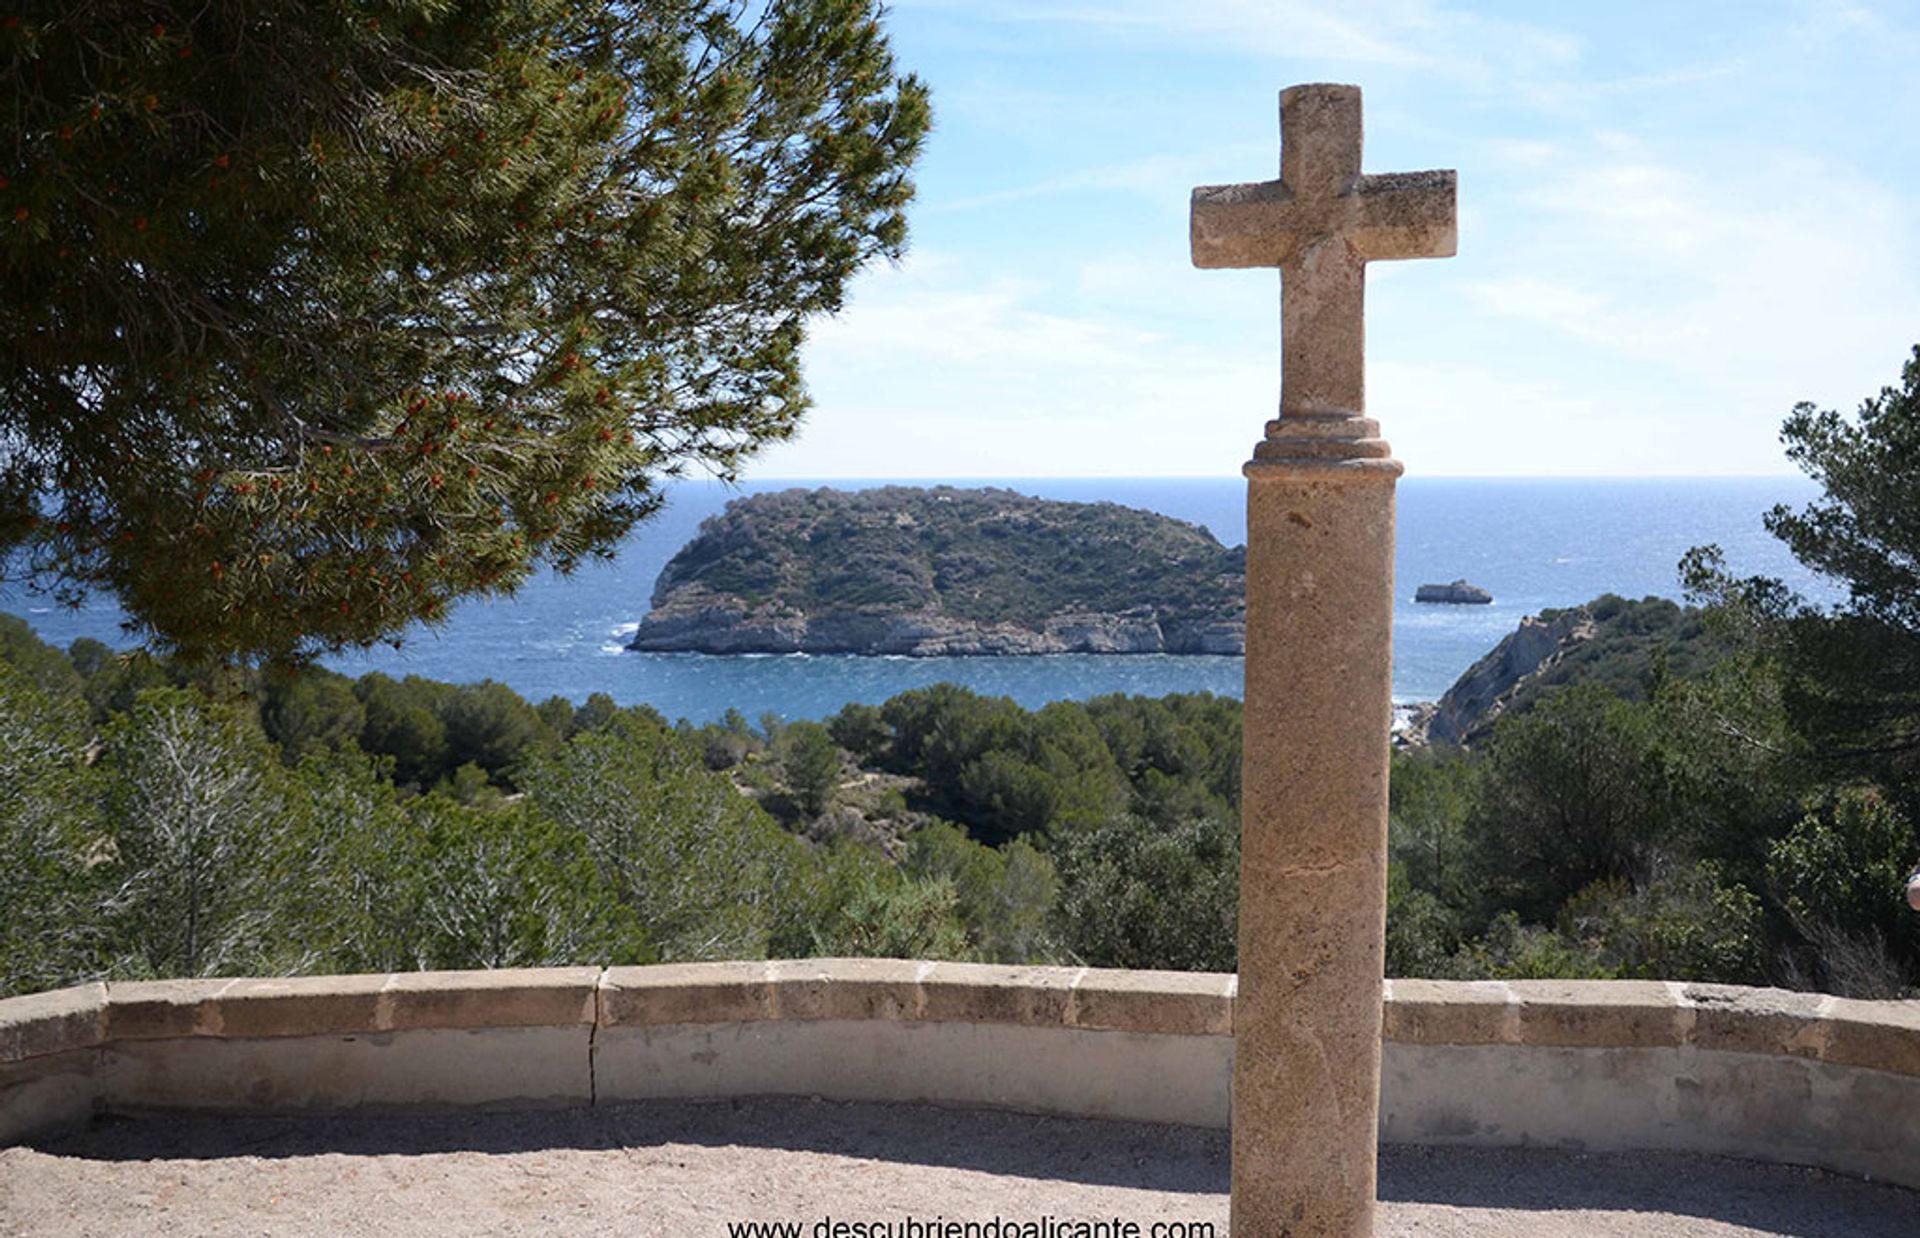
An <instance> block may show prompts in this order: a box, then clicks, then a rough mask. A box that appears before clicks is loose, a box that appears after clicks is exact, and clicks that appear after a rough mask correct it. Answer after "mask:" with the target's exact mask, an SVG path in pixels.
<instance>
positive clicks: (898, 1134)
mask: <svg viewBox="0 0 1920 1238" xmlns="http://www.w3.org/2000/svg"><path fill="white" fill-rule="evenodd" d="M1226 1188H1227V1143H1226V1138H1225V1136H1224V1135H1223V1134H1221V1133H1219V1132H1211V1131H1196V1130H1191V1129H1185V1128H1180V1127H1162V1126H1145V1125H1135V1124H1128V1123H1119V1122H1076V1121H1065V1120H1060V1119H1053V1118H1035V1117H1022V1116H1016V1115H1009V1114H993V1113H968V1112H955V1111H946V1110H936V1109H927V1108H917V1107H912V1106H898V1105H843V1104H831V1103H822V1102H810V1101H782V1100H760V1101H747V1102H717V1103H704V1104H654V1105H647V1106H616V1107H611V1108H606V1109H597V1110H575V1111H567V1112H558V1113H541V1114H494V1115H462V1116H449V1117H435V1118H420V1117H411V1118H385V1119H379V1118H355V1119H304V1120H296V1119H244V1120H241V1119H235V1120H226V1121H215V1120H183V1119H172V1118H169V1119H152V1120H148V1121H138V1122H136V1121H125V1120H120V1121H112V1122H107V1123H103V1124H101V1125H99V1126H97V1127H95V1128H94V1129H93V1130H91V1131H89V1132H87V1133H85V1134H83V1135H78V1136H74V1137H71V1138H68V1139H64V1140H61V1141H58V1142H54V1143H49V1144H47V1145H45V1146H44V1147H42V1148H37V1149H35V1148H8V1149H3V1150H0V1234H6V1235H15V1234H21V1235H27V1234H31V1235H81V1234H86V1235H121V1234H124V1235H139V1236H141V1238H147V1236H148V1235H172V1234H208V1235H275V1234H326V1235H334V1234H378V1235H395V1236H412V1235H477V1234H618V1235H624V1236H630V1238H652V1236H655V1235H658V1236H660V1238H709V1236H711V1238H725V1236H726V1235H727V1234H728V1233H729V1227H728V1223H729V1222H738V1221H783V1222H790V1223H793V1222H797V1223H798V1225H799V1228H798V1229H797V1230H795V1231H793V1232H794V1233H796V1234H798V1235H801V1236H802V1238H817V1235H824V1234H826V1233H827V1232H828V1231H826V1230H824V1229H821V1230H816V1228H815V1227H816V1225H817V1224H818V1223H819V1222H820V1221H822V1220H823V1219H826V1218H832V1219H834V1220H845V1221H862V1220H864V1221H877V1220H878V1221H894V1222H900V1221H902V1220H904V1219H905V1218H906V1217H907V1216H909V1215H911V1216H913V1217H917V1218H919V1219H921V1220H923V1221H924V1220H931V1219H933V1218H935V1217H945V1218H950V1219H969V1220H986V1219H988V1218H991V1217H994V1216H996V1215H997V1216H999V1217H1003V1218H1005V1219H1007V1220H1017V1221H1038V1220H1040V1219H1041V1218H1042V1217H1053V1218H1056V1219H1068V1220H1087V1221H1091V1220H1095V1219H1100V1218H1106V1219H1109V1220H1111V1219H1119V1220H1121V1221H1132V1222H1135V1223H1136V1224H1137V1225H1138V1226H1139V1230H1138V1232H1139V1233H1140V1234H1141V1235H1143V1236H1144V1235H1149V1234H1152V1233H1154V1232H1155V1231H1154V1230H1153V1229H1152V1225H1153V1223H1154V1222H1156V1221H1158V1222H1184V1223H1186V1224H1187V1225H1188V1226H1189V1228H1188V1229H1186V1230H1185V1231H1184V1232H1185V1233H1186V1234H1187V1235H1190V1236H1195V1238H1197V1236H1198V1235H1206V1234H1209V1233H1211V1234H1213V1235H1223V1234H1225V1233H1226V1232H1227V1223H1226V1218H1227V1201H1226ZM1380 1197H1381V1199H1382V1201H1383V1202H1382V1204H1381V1209H1380V1226H1379V1232H1380V1233H1381V1234H1393V1235H1416V1234H1417V1235H1475V1236H1476V1238H1480V1236H1489V1235H1493V1236H1497V1235H1582V1236H1587V1235H1622V1236H1625V1235H1634V1236H1635V1238H1640V1236H1644V1235H1654V1234H1660V1235H1667V1234H1675V1235H1715V1236H1720V1235H1735V1234H1790V1235H1797V1236H1799V1238H1829V1236H1832V1238H1839V1236H1841V1235H1888V1236H1889V1238H1891V1236H1892V1235H1900V1236H1902V1238H1913V1236H1914V1235H1917V1234H1920V1194H1915V1193H1913V1192H1908V1191H1901V1190H1898V1189H1894V1188H1891V1187H1885V1186H1876V1185H1870V1184H1867V1183H1863V1182H1855V1181H1851V1180H1849V1179H1844V1178H1839V1177H1835V1176H1833V1175H1829V1174H1823V1173H1819V1172H1816V1171H1812V1170H1798V1169H1782V1168H1777V1167H1769V1166H1760V1165H1753V1164H1747V1163H1744V1162H1738V1161H1727V1160H1719V1159H1715V1158H1711V1157H1695V1156H1671V1155H1650V1154H1625V1155H1583V1154H1578V1153H1567V1152H1550V1151H1538V1150H1535V1151H1519V1150H1480V1149H1433V1148H1411V1147H1390V1148H1388V1149H1386V1150H1385V1151H1384V1153H1383V1155H1382V1160H1381V1183H1380ZM1204 1223H1211V1225H1212V1227H1213V1228H1212V1229H1211V1230H1209V1229H1207V1228H1205V1227H1204ZM735 1232H738V1233H743V1234H744V1233H747V1232H752V1231H735ZM761 1232H778V1231H761ZM878 1232H880V1233H884V1232H885V1231H878ZM1066 1232H1068V1233H1071V1232H1072V1231H1071V1230H1068V1231H1066ZM1108 1232H1112V1231H1108ZM1120 1232H1125V1231H1124V1230H1122V1231H1120ZM1159 1232H1160V1233H1162V1234H1171V1235H1175V1236H1178V1235H1180V1234H1181V1233H1182V1231H1181V1230H1180V1229H1178V1228H1172V1229H1163V1230H1161V1231H1159Z"/></svg>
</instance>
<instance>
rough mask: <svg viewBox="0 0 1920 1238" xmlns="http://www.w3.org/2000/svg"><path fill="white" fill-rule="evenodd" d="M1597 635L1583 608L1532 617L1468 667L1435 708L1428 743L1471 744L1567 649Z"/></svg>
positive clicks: (1429, 724)
mask: <svg viewBox="0 0 1920 1238" xmlns="http://www.w3.org/2000/svg"><path fill="white" fill-rule="evenodd" d="M1593 634H1594V625H1593V617H1592V615H1590V614H1589V613H1588V611H1587V608H1586V607H1584V606H1577V607H1574V608H1573V609H1571V610H1562V611H1553V612H1549V613H1547V614H1541V615H1528V616H1527V617H1526V618H1524V619H1522V620H1521V621H1520V626H1519V627H1518V628H1516V629H1514V631H1513V632H1512V633H1511V634H1510V635H1508V636H1506V637H1504V638H1502V639H1501V641H1500V643H1499V644H1497V645H1495V646H1494V647H1493V648H1492V649H1491V650H1490V651H1489V652H1488V653H1487V654H1486V656H1485V657H1483V658H1481V659H1480V660H1479V661H1478V662H1475V663H1474V664H1473V665H1472V666H1470V667H1468V668H1467V673H1466V674H1464V675H1462V676H1460V678H1459V679H1457V680H1455V681H1454V684H1453V686H1452V687H1451V688H1448V689H1447V692H1446V695H1445V696H1442V697H1441V698H1440V700H1439V701H1438V702H1437V703H1436V704H1435V706H1434V709H1433V713H1432V714H1431V716H1429V717H1428V718H1427V720H1426V723H1427V725H1426V737H1427V739H1428V741H1429V742H1432V743H1440V744H1460V743H1465V742H1467V741H1469V740H1471V739H1472V738H1474V737H1475V736H1477V735H1478V734H1479V733H1480V732H1482V731H1483V730H1485V728H1487V727H1489V726H1491V725H1493V721H1494V719H1496V718H1498V717H1499V716H1500V715H1501V714H1502V713H1503V712H1505V711H1506V708H1507V706H1508V705H1510V704H1512V703H1513V700H1514V698H1515V697H1516V696H1517V695H1518V694H1519V692H1520V689H1521V687H1522V685H1524V684H1525V683H1527V682H1528V680H1529V679H1531V678H1533V677H1535V676H1538V675H1539V674H1540V672H1541V671H1542V670H1544V669H1545V668H1546V667H1548V666H1549V665H1551V664H1552V663H1553V662H1555V661H1557V660H1558V659H1560V658H1561V657H1563V656H1565V654H1566V653H1567V651H1568V650H1569V649H1571V648H1573V647H1574V646H1576V645H1579V644H1581V643H1582V642H1585V641H1588V640H1592V639H1593Z"/></svg>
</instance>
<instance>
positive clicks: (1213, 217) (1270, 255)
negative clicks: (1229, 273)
mask: <svg viewBox="0 0 1920 1238" xmlns="http://www.w3.org/2000/svg"><path fill="white" fill-rule="evenodd" d="M1298 213H1299V212H1298V211H1297V210H1296V209H1294V197H1293V192H1292V191H1291V190H1290V189H1288V188H1287V187H1286V186H1285V185H1284V184H1282V183H1281V182H1279V181H1259V182H1256V183H1253V184H1246V185H1201V186H1200V187H1199V188H1197V189H1195V190H1194V191H1193V208H1192V214H1191V216H1190V217H1189V222H1188V231H1189V233H1190V234H1191V238H1192V244H1193V265H1195V266H1197V267H1200V268H1201V269H1202V270H1217V269H1220V268H1224V267H1277V266H1280V265H1282V264H1284V263H1285V262H1286V261H1287V260H1288V259H1290V258H1291V257H1292V256H1293V252H1294V249H1295V248H1296V246H1297V245H1298V244H1299V240H1300V238H1299V234H1298V233H1299V229H1298V222H1297V220H1296V216H1297V214H1298Z"/></svg>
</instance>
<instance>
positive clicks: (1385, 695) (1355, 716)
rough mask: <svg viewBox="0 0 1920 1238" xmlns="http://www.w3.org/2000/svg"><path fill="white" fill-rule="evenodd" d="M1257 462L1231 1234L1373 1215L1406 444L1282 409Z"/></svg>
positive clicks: (1340, 1228)
mask: <svg viewBox="0 0 1920 1238" xmlns="http://www.w3.org/2000/svg"><path fill="white" fill-rule="evenodd" d="M1267 431H1268V438H1267V441H1265V442H1263V443H1262V444H1261V445H1260V447H1259V449H1258V450H1257V451H1256V453H1255V458H1254V459H1253V460H1252V461H1251V462H1250V463H1248V464H1247V466H1246V469H1245V472H1246V475H1247V478H1248V485H1247V660H1246V723H1245V739H1244V755H1243V758H1242V766H1241V796H1242V802H1243V807H1242V825H1241V841H1240V847H1241V853H1240V936H1239V955H1240V962H1239V971H1240V987H1239V992H1238V997H1237V999H1236V1004H1235V1007H1234V1018H1233V1035H1234V1077H1233V1204H1232V1217H1233V1220H1232V1229H1233V1233H1234V1235H1235V1238H1280V1236H1281V1235H1287V1236H1289V1238H1293V1236H1296V1235H1309V1234H1315V1235H1321V1234H1324V1235H1343V1236H1359V1235H1366V1234H1369V1233H1371V1232H1372V1225H1373V1202H1374V1181H1375V1149H1376V1145H1377V1140H1378V1134H1377V1131H1378V1114H1379V1089H1380V1030H1381V1029H1380V1020H1381V990H1382V983H1381V977H1382V973H1383V970H1384V963H1385V949H1386V948H1385V932H1386V854H1387V846H1386V842H1387V840H1386V829H1387V770H1388V761H1389V758H1390V752H1389V738H1388V732H1389V729H1390V727H1391V725H1392V713H1393V708H1392V678H1391V667H1392V627H1393V549H1394V540H1393V522H1394V482H1395V479H1396V478H1397V477H1398V476H1399V475H1400V472H1401V467H1400V464H1399V462H1398V461H1396V460H1394V459H1392V458H1391V457H1390V456H1389V454H1388V448H1387V445H1386V444H1385V443H1384V442H1383V441H1381V440H1380V439H1379V438H1377V437H1376V428H1375V426H1374V423H1372V422H1371V421H1368V420H1365V419H1364V418H1358V417H1326V418H1318V417H1286V418H1283V419H1282V420H1279V421H1275V422H1272V423H1270V424H1269V425H1268V427H1267Z"/></svg>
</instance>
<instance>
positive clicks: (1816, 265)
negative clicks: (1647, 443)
mask: <svg viewBox="0 0 1920 1238" xmlns="http://www.w3.org/2000/svg"><path fill="white" fill-rule="evenodd" d="M1736 169H1744V170H1743V171H1742V170H1736ZM1523 207H1524V209H1523V211H1522V212H1521V213H1518V214H1515V213H1509V214H1508V216H1507V220H1508V225H1509V234H1508V237H1507V238H1506V240H1505V242H1504V245H1503V252H1504V253H1505V254H1506V255H1507V257H1506V259H1505V261H1504V262H1503V263H1502V267H1503V270H1502V273H1501V274H1499V275H1498V276H1496V277H1494V278H1491V279H1485V280H1482V281H1480V282H1477V283H1475V284H1473V285H1472V286H1470V287H1469V289H1468V294H1469V297H1470V300H1471V302H1472V304H1473V305H1474V306H1475V307H1476V308H1478V309H1479V310H1480V311H1482V312H1483V313H1486V314H1490V315H1494V316H1497V317H1501V318H1505V319H1509V320H1513V321H1515V322H1518V323H1524V324H1527V325H1530V326H1534V327H1540V328H1544V329H1547V330H1549V331H1551V332H1554V333H1558V334H1559V335H1561V336H1564V337H1567V338H1570V339H1573V340H1577V341H1580V342H1581V343H1583V344H1586V345H1589V346H1591V347H1592V348H1594V349H1595V350H1598V353H1599V355H1601V356H1610V357H1612V358H1614V359H1615V360H1616V361H1617V362H1619V363H1622V364H1632V365H1637V366H1641V367H1650V372H1649V373H1648V375H1647V378H1646V385H1647V386H1648V387H1649V388H1650V389H1656V388H1659V387H1661V386H1663V385H1664V386H1674V385H1679V386H1680V387H1681V388H1682V389H1683V390H1687V391H1689V392H1690V393H1691V394H1693V395H1695V396H1697V397H1699V398H1701V399H1703V400H1707V401H1711V402H1715V403H1725V404H1731V405H1739V406H1743V407H1746V408H1748V409H1755V408H1758V409H1764V410H1767V411H1766V413H1765V414H1764V415H1763V416H1762V421H1763V423H1764V424H1768V425H1771V424H1772V423H1774V422H1777V419H1778V414H1779V413H1780V412H1781V411H1783V410H1784V408H1785V406H1786V404H1788V403H1790V402H1791V401H1792V400H1793V399H1797V398H1799V397H1801V396H1803V395H1804V396H1807V397H1809V398H1814V399H1818V400H1822V401H1826V402H1839V403H1841V404H1845V405H1850V404H1851V403H1852V402H1853V401H1854V400H1856V399H1857V398H1858V397H1859V396H1861V395H1864V394H1865V393H1866V392H1867V391H1869V390H1871V389H1874V388H1875V387H1877V386H1878V384H1879V382H1880V381H1884V378H1885V377H1886V376H1890V375H1891V373H1892V371H1893V368H1894V367H1895V366H1896V365H1897V362H1898V358H1899V357H1900V356H1901V355H1902V353H1903V352H1904V351H1905V347H1906V344H1907V343H1908V342H1910V341H1911V337H1912V335H1913V333H1914V323H1915V322H1916V321H1920V289H1916V287H1915V285H1914V282H1913V280H1912V277H1911V273H1912V271H1913V269H1914V249H1915V245H1914V236H1913V224H1912V215H1911V212H1910V210H1909V209H1908V208H1907V207H1906V205H1905V204H1904V202H1903V200H1902V199H1901V198H1900V197H1899V196H1898V195H1896V194H1894V193H1893V192H1892V191H1890V190H1889V189H1887V188H1885V187H1883V186H1880V185H1878V184H1876V183H1874V182H1872V181H1869V180H1866V179H1865V178H1862V177H1860V176H1858V175H1856V174H1854V173H1852V172H1850V171H1849V170H1848V169H1846V168H1843V167H1835V166H1831V165H1828V164H1825V163H1822V162H1820V161H1818V160H1814V159H1811V158H1808V157H1806V156H1800V155H1794V154H1790V153H1783V154H1777V155H1774V156H1772V157H1769V158H1764V159H1756V160H1754V161H1752V162H1743V161H1741V160H1740V159H1738V158H1737V157H1736V158H1734V159H1725V158H1722V159H1720V160H1717V161H1716V164H1715V166H1714V168H1713V169H1711V170H1698V169H1693V168H1684V167H1680V166H1677V165H1674V164H1670V163H1663V162H1661V161H1659V160H1657V159H1655V158H1653V157H1652V156H1651V155H1649V154H1647V153H1646V152H1645V151H1643V150H1641V149H1639V148H1638V147H1637V146H1635V145H1634V144H1632V143H1622V142H1619V141H1612V142H1604V143H1598V144H1596V146H1595V148H1594V149H1592V150H1591V151H1589V152H1588V153H1587V155H1586V157H1584V158H1581V157H1575V156H1566V157H1563V158H1562V159H1560V160H1559V161H1558V163H1557V166H1555V167H1553V168H1552V169H1551V170H1550V171H1548V172H1547V173H1546V174H1544V175H1542V176H1541V178H1540V181H1539V186H1538V188H1537V189H1535V190H1534V191H1533V192H1532V193H1530V194H1528V195H1526V201H1525V202H1524V204H1523ZM1874 376H1879V377H1874ZM1768 437H1769V439H1770V438H1771V435H1770V434H1769V435H1768ZM1701 450H1703V451H1705V450H1711V448H1710V446H1709V445H1708V444H1704V443H1703V444H1701Z"/></svg>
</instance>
